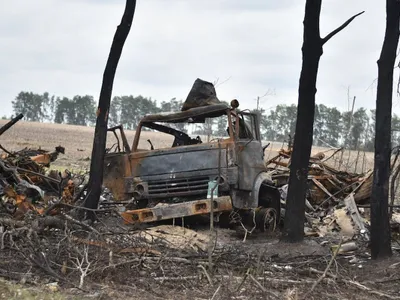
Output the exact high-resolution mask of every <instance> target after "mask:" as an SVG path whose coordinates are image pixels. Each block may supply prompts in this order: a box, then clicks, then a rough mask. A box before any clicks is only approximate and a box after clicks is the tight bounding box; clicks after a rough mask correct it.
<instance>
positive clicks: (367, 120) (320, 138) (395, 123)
mask: <svg viewBox="0 0 400 300" xmlns="http://www.w3.org/2000/svg"><path fill="white" fill-rule="evenodd" d="M182 104H183V101H182V100H177V99H176V98H172V99H171V100H169V101H162V102H161V103H159V105H157V101H155V100H152V99H151V98H146V97H143V96H141V95H139V96H132V95H129V96H116V97H114V98H113V100H112V101H111V107H110V114H109V126H115V125H118V124H123V125H124V127H125V128H127V129H133V130H134V129H136V127H137V126H138V124H139V122H140V119H141V118H142V117H143V116H144V115H146V114H156V113H160V112H162V113H168V112H174V111H175V112H176V111H180V110H181V107H182ZM12 106H13V110H14V115H17V114H19V113H22V114H24V119H25V120H27V121H36V122H55V123H60V124H75V125H84V126H93V125H94V124H95V122H96V101H95V100H94V98H93V97H92V96H89V95H85V96H80V95H76V96H74V97H73V98H72V99H70V98H67V97H55V96H50V95H49V93H47V92H45V93H43V94H36V93H33V92H25V91H22V92H20V93H19V94H18V95H17V97H16V98H15V99H14V101H12ZM253 112H256V111H255V110H253ZM257 113H259V118H260V131H261V134H262V137H263V139H265V140H269V141H285V140H287V139H288V138H289V135H290V136H292V137H293V136H294V133H295V126H296V117H297V106H296V105H294V104H292V105H278V106H276V107H275V108H274V109H272V110H270V111H268V112H267V111H265V110H264V109H262V108H260V109H259V110H258V111H257ZM6 118H7V117H6V116H3V119H6ZM172 126H174V128H176V129H178V130H181V131H184V132H186V131H187V128H186V124H184V123H181V124H173V125H172ZM226 129H227V119H226V118H220V119H217V120H213V121H211V120H207V121H206V122H205V123H204V124H199V125H198V126H197V127H196V128H194V132H193V133H194V134H202V135H208V134H210V133H211V132H212V134H213V135H217V136H225V135H226ZM374 138H375V110H370V111H368V110H366V109H365V108H359V109H358V110H356V111H355V112H353V114H352V112H351V111H345V112H340V111H339V110H338V109H337V108H335V107H327V106H326V105H324V104H319V105H316V106H315V116H314V145H317V146H327V145H330V146H333V147H339V146H343V147H346V148H349V149H365V150H368V151H373V149H374ZM392 144H393V146H396V145H400V117H399V116H397V115H393V117H392Z"/></svg>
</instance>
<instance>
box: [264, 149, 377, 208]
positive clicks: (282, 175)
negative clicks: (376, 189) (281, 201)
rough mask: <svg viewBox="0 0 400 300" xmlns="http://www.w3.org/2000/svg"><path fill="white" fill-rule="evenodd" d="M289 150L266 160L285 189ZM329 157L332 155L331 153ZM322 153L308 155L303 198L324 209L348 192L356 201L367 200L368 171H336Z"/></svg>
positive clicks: (368, 186)
mask: <svg viewBox="0 0 400 300" xmlns="http://www.w3.org/2000/svg"><path fill="white" fill-rule="evenodd" d="M291 154H292V149H291V148H289V149H287V150H286V149H281V150H280V151H279V153H278V155H276V156H275V157H273V158H271V159H270V160H268V161H267V162H266V165H267V167H268V169H269V170H271V171H272V172H273V175H272V177H273V179H274V180H275V182H276V184H277V185H278V186H279V187H281V189H283V191H286V189H287V185H288V181H289V166H290V157H291ZM331 157H332V156H331ZM331 157H328V158H327V159H325V154H324V153H318V154H316V155H314V156H312V157H311V158H310V163H309V172H308V194H307V200H308V201H309V203H310V204H311V205H313V206H316V207H321V208H327V207H329V206H331V205H334V204H337V203H339V202H340V199H344V198H345V197H347V196H348V195H349V194H350V193H354V199H355V201H356V203H358V204H363V203H366V202H368V201H369V197H370V194H371V188H372V171H368V172H366V173H365V174H356V173H349V172H345V171H339V170H336V169H335V168H333V167H332V166H330V165H329V164H328V163H327V161H328V160H329V159H330V158H331Z"/></svg>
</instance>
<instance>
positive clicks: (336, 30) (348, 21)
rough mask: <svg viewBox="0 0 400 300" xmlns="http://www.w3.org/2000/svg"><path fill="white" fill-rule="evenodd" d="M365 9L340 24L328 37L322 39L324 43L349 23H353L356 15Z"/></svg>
mask: <svg viewBox="0 0 400 300" xmlns="http://www.w3.org/2000/svg"><path fill="white" fill-rule="evenodd" d="M364 12H365V11H362V12H360V13H358V14H356V15H354V16H352V17H351V18H350V19H348V20H347V21H346V22H344V23H343V24H342V25H341V26H339V27H338V28H336V29H335V30H334V31H332V32H331V33H329V34H328V35H327V36H326V37H324V38H323V39H322V45H324V44H325V43H326V42H327V41H329V40H330V39H331V38H332V37H333V36H334V35H335V34H336V33H338V32H340V31H342V30H343V29H344V28H346V27H347V25H349V24H350V23H351V21H353V20H354V19H355V18H356V17H358V16H359V15H362V14H363V13H364Z"/></svg>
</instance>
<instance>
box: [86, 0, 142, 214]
mask: <svg viewBox="0 0 400 300" xmlns="http://www.w3.org/2000/svg"><path fill="white" fill-rule="evenodd" d="M135 8H136V0H126V4H125V11H124V14H123V16H122V20H121V24H120V25H119V26H118V27H117V31H116V32H115V35H114V40H113V42H112V44H111V49H110V54H109V56H108V60H107V64H106V68H105V70H104V74H103V83H102V86H101V92H100V99H99V106H98V108H97V119H96V129H95V132H94V142H93V149H92V159H91V163H90V179H89V184H88V194H87V195H88V196H87V198H86V199H85V207H87V208H97V206H98V203H99V199H100V194H101V185H102V183H103V167H104V155H105V148H106V141H107V124H108V113H109V110H110V102H111V94H112V88H113V84H114V77H115V72H116V70H117V66H118V62H119V59H120V57H121V53H122V49H123V47H124V44H125V40H126V38H127V37H128V34H129V31H130V29H131V25H132V21H133V16H134V14H135ZM92 217H93V216H92Z"/></svg>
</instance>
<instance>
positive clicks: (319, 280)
mask: <svg viewBox="0 0 400 300" xmlns="http://www.w3.org/2000/svg"><path fill="white" fill-rule="evenodd" d="M342 242H343V239H340V242H339V245H338V247H337V248H336V250H335V252H334V253H333V256H332V258H331V260H330V261H329V263H328V265H327V266H326V268H325V271H324V273H322V276H321V277H320V278H318V280H317V281H316V282H315V283H314V284H313V286H312V287H311V289H310V291H309V292H308V293H307V294H306V296H307V295H309V294H310V293H312V292H313V291H314V289H315V287H316V286H317V285H318V284H319V283H320V282H321V281H322V280H323V279H324V278H325V277H326V274H327V273H328V270H329V269H330V267H331V265H332V263H333V262H334V260H335V259H336V256H337V255H338V253H339V250H340V246H341V245H342Z"/></svg>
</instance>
